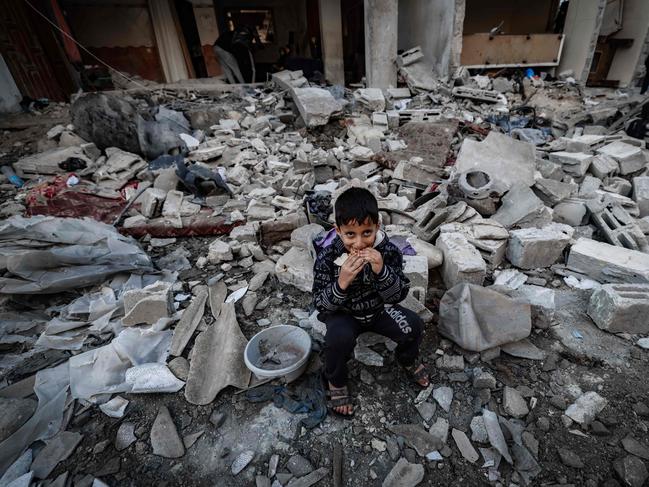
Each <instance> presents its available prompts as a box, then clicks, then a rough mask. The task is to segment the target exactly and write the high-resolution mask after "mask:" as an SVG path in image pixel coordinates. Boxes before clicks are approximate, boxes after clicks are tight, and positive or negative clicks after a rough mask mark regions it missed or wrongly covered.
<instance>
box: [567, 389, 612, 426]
mask: <svg viewBox="0 0 649 487" xmlns="http://www.w3.org/2000/svg"><path fill="white" fill-rule="evenodd" d="M607 403H608V401H607V400H606V399H604V398H603V397H602V396H600V395H599V394H597V393H596V392H594V391H589V392H586V393H585V394H582V395H581V396H579V397H578V398H577V400H576V401H575V402H574V403H573V404H571V405H570V406H568V409H566V412H565V414H566V416H568V417H569V418H570V419H572V420H573V421H576V422H577V423H579V424H590V423H592V422H593V420H594V419H595V417H596V416H597V415H598V414H599V413H600V412H601V411H602V409H604V408H605V407H606V404H607Z"/></svg>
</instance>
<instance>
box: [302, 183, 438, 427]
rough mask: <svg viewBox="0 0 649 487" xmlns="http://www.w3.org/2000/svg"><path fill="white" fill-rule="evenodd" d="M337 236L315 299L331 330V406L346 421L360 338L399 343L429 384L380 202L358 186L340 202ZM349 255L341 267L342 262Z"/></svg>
mask: <svg viewBox="0 0 649 487" xmlns="http://www.w3.org/2000/svg"><path fill="white" fill-rule="evenodd" d="M334 213H335V218H336V233H337V236H336V238H335V240H334V241H333V242H332V243H331V245H330V246H329V247H327V248H325V249H323V250H322V251H321V252H320V253H319V255H318V258H317V259H316V263H315V267H314V273H315V276H314V277H315V278H314V283H313V297H314V303H315V306H316V308H317V309H318V311H319V312H320V313H319V316H320V320H322V321H323V322H324V323H325V324H326V325H327V334H326V336H325V347H324V357H325V367H324V377H325V379H326V381H327V389H328V390H327V396H329V397H330V398H331V401H329V404H328V406H329V407H330V408H331V410H332V411H333V412H334V413H336V414H340V415H343V416H351V415H352V414H353V406H352V400H351V397H350V395H349V392H348V389H347V386H346V382H347V360H348V359H349V356H350V354H351V353H352V351H353V350H354V345H355V343H356V338H357V337H358V335H359V334H360V333H363V332H365V331H373V332H375V333H379V334H381V335H384V336H386V337H388V338H391V339H392V340H394V341H395V342H396V343H397V348H396V358H397V361H398V362H399V363H400V364H401V365H403V366H404V367H406V369H407V370H408V371H409V373H410V374H412V376H413V379H414V380H415V382H417V383H418V384H419V385H420V386H422V387H427V386H428V384H429V380H428V374H427V373H426V370H425V368H424V366H423V365H419V366H418V367H416V366H415V360H416V358H417V355H418V353H419V344H420V343H421V339H422V331H423V322H422V321H421V319H420V318H419V316H417V314H415V313H414V312H412V311H410V310H408V309H405V308H403V307H401V306H399V305H398V304H397V303H399V302H400V301H403V299H405V297H406V296H407V295H408V289H409V287H410V281H409V280H408V278H407V277H405V276H404V274H403V270H402V267H403V256H402V255H401V251H400V250H399V249H398V248H397V247H396V246H395V245H394V244H393V243H391V242H390V241H389V239H388V237H387V235H386V234H385V232H383V230H381V229H380V228H379V226H380V225H379V209H378V204H377V202H376V198H374V196H373V195H372V193H370V192H369V191H368V190H367V189H363V188H355V187H352V188H350V189H348V190H346V191H345V192H343V193H342V194H341V195H340V196H339V197H338V199H337V200H336V203H335V207H334ZM346 253H347V254H348V257H347V260H345V261H344V263H342V265H337V263H338V264H340V262H339V258H340V256H341V255H343V254H346Z"/></svg>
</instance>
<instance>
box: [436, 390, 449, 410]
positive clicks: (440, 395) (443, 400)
mask: <svg viewBox="0 0 649 487" xmlns="http://www.w3.org/2000/svg"><path fill="white" fill-rule="evenodd" d="M433 399H435V401H437V404H439V405H440V407H441V408H442V409H443V410H444V411H446V412H447V413H448V412H449V411H450V409H451V403H452V402H453V389H452V388H450V387H438V388H437V389H435V390H434V391H433Z"/></svg>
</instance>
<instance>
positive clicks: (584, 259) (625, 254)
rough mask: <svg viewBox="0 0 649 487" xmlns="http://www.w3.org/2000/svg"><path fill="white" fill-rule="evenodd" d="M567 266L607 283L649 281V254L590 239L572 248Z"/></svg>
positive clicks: (583, 240) (581, 240) (581, 239)
mask: <svg viewBox="0 0 649 487" xmlns="http://www.w3.org/2000/svg"><path fill="white" fill-rule="evenodd" d="M567 266H568V267H569V268H570V269H573V270H575V271H577V272H580V273H582V274H585V275H586V276H588V277H590V278H591V279H594V280H596V281H599V282H604V283H642V284H648V283H649V255H648V254H645V253H642V252H638V251H637V250H629V249H625V248H623V247H617V246H615V245H610V244H607V243H604V242H597V241H595V240H591V239H588V238H580V239H579V240H577V243H576V244H574V245H573V246H572V247H571V248H570V254H569V256H568V262H567Z"/></svg>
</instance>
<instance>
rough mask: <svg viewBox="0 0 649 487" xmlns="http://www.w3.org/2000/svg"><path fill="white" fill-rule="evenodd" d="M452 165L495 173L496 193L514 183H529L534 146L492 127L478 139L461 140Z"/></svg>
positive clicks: (512, 185) (515, 184)
mask: <svg viewBox="0 0 649 487" xmlns="http://www.w3.org/2000/svg"><path fill="white" fill-rule="evenodd" d="M455 169H456V170H457V171H458V172H460V173H462V172H467V171H473V170H480V171H483V172H486V173H488V174H497V175H498V179H495V180H494V183H493V190H494V191H497V192H499V193H504V192H506V191H508V190H510V189H511V188H512V187H514V186H518V185H523V186H527V187H530V186H532V185H533V184H534V146H533V145H531V144H528V143H526V142H519V141H517V140H514V139H512V138H511V137H508V136H506V135H503V134H499V133H497V132H494V131H492V132H489V135H487V137H486V138H485V139H484V141H482V142H476V141H475V140H472V139H465V140H464V142H463V143H462V147H461V148H460V152H459V153H458V156H457V162H456V163H455Z"/></svg>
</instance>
